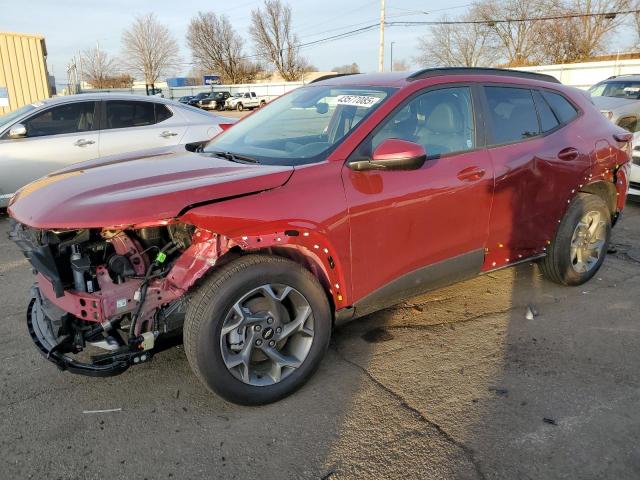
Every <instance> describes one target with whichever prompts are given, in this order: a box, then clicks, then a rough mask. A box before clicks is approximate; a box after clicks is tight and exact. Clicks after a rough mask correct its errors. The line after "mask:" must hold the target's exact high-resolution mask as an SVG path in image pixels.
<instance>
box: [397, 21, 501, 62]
mask: <svg viewBox="0 0 640 480" xmlns="http://www.w3.org/2000/svg"><path fill="white" fill-rule="evenodd" d="M441 20H442V21H443V22H446V21H448V19H447V17H442V19H441ZM460 20H463V21H473V20H476V16H475V15H474V14H473V13H472V14H469V15H466V16H463V17H461V18H460ZM496 43H497V42H496V40H495V34H494V32H493V31H492V30H491V28H490V27H488V26H487V25H485V24H481V23H479V24H465V25H452V24H447V23H444V24H440V25H433V26H432V27H431V28H430V31H429V34H428V35H426V36H424V37H422V38H420V39H419V40H418V50H419V52H420V54H419V55H418V56H417V57H416V59H415V60H416V62H418V63H419V64H421V65H424V66H443V67H456V66H462V67H479V66H490V65H492V64H493V63H494V62H495V61H496V60H497V58H498V49H497V48H496V46H497V45H496ZM394 70H395V67H394Z"/></svg>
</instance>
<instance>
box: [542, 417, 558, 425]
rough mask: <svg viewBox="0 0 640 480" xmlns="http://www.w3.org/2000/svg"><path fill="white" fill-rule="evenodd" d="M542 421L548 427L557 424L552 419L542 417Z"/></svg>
mask: <svg viewBox="0 0 640 480" xmlns="http://www.w3.org/2000/svg"><path fill="white" fill-rule="evenodd" d="M542 421H543V422H544V423H548V424H549V425H558V422H556V421H555V420H554V419H553V418H547V417H544V418H543V419H542Z"/></svg>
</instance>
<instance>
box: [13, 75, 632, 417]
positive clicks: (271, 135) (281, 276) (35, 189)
mask: <svg viewBox="0 0 640 480" xmlns="http://www.w3.org/2000/svg"><path fill="white" fill-rule="evenodd" d="M630 138H631V134H630V133H628V132H626V131H625V130H623V129H621V128H619V127H617V126H615V125H613V124H612V123H611V122H609V121H607V120H606V119H605V118H604V117H603V116H602V115H601V114H600V113H599V112H598V110H597V109H595V108H594V106H593V105H592V104H591V102H590V101H589V99H588V97H587V96H585V95H584V94H583V93H581V92H579V91H577V90H575V89H572V88H568V87H564V86H563V85H561V84H559V83H557V82H556V81H555V79H553V78H551V77H548V76H546V75H539V74H534V73H528V72H516V71H511V70H498V69H468V68H444V69H426V70H421V71H419V72H416V73H412V74H407V73H393V74H383V75H380V74H376V75H351V76H342V77H337V78H333V79H327V80H323V81H321V82H317V83H311V84H309V85H307V86H304V87H301V88H298V89H296V90H294V91H292V92H290V93H289V94H287V95H284V96H282V97H281V98H279V99H277V100H274V102H273V103H272V104H271V106H270V107H269V108H265V109H263V110H260V111H258V112H256V113H254V114H253V115H250V116H247V117H245V118H244V119H243V120H242V121H240V122H239V123H237V124H236V125H235V126H234V127H233V128H231V129H229V130H226V131H225V132H223V133H222V134H220V135H219V136H217V137H216V138H214V139H213V140H212V141H211V142H210V143H209V144H208V145H207V146H206V147H205V149H204V152H202V153H200V154H194V153H188V152H181V153H178V152H176V151H175V150H174V151H172V152H163V154H162V155H157V156H152V154H151V153H148V154H146V155H141V156H139V157H137V158H136V157H129V158H120V159H111V160H110V161H109V162H106V163H105V162H104V161H100V160H96V161H93V162H86V163H84V164H81V165H77V166H75V167H73V166H72V167H69V168H66V169H64V170H61V171H59V172H58V173H55V174H52V175H49V176H47V177H45V178H43V179H42V180H39V181H37V182H35V183H33V184H31V185H29V186H28V187H26V188H24V189H23V190H21V191H20V192H19V193H18V194H17V195H16V196H15V197H14V198H13V199H12V202H11V205H10V207H9V213H10V215H11V217H12V218H13V219H14V220H13V221H14V222H15V223H14V227H13V230H12V236H13V238H14V239H15V241H16V242H17V244H18V245H19V246H20V248H21V249H22V250H23V252H24V253H25V255H26V257H27V258H28V259H29V261H30V262H31V265H32V266H33V268H34V271H36V272H37V274H36V284H35V286H34V288H33V289H32V294H33V298H32V300H31V302H30V304H29V307H28V317H27V324H28V331H29V332H30V334H31V337H32V339H33V341H34V342H35V344H36V345H37V347H38V349H39V350H40V351H41V352H42V353H43V354H44V355H45V357H46V358H47V359H48V360H50V361H52V362H53V363H55V364H56V365H58V366H59V367H60V368H61V369H63V370H64V369H66V370H69V371H72V372H75V373H82V374H87V375H94V376H95V375H98V376H100V375H102V376H106V375H114V374H118V373H122V372H123V371H124V370H126V369H127V368H128V367H130V366H132V365H137V364H140V363H144V362H147V361H149V360H150V359H151V358H152V356H153V355H154V354H155V353H156V351H157V348H160V347H157V345H158V344H157V343H156V340H157V339H158V337H160V336H163V335H167V334H170V333H171V332H181V331H182V330H183V338H184V347H185V352H186V355H187V358H188V360H189V363H190V364H191V367H192V368H193V370H194V372H195V374H196V375H197V377H198V378H199V379H200V380H201V381H202V382H203V383H204V384H205V385H206V386H207V387H208V388H210V389H211V390H212V391H214V392H217V393H219V394H220V395H222V396H223V397H224V398H226V399H228V400H230V401H232V402H237V403H243V404H262V403H267V402H272V401H275V400H278V399H280V398H282V397H284V396H286V395H288V394H290V393H291V392H293V391H294V390H295V389H297V388H298V387H300V386H301V385H302V384H303V383H304V382H305V381H306V380H307V379H308V378H309V377H310V376H311V375H312V373H313V372H314V370H316V368H317V367H318V365H319V363H320V360H321V358H322V356H323V354H324V352H325V351H326V350H327V347H328V345H329V338H330V336H331V331H332V327H333V326H334V325H335V324H338V323H341V322H344V321H346V320H351V319H354V318H359V317H363V316H364V315H367V314H369V313H371V312H374V311H376V310H379V309H382V308H385V307H387V306H390V305H393V304H395V303H397V302H400V301H402V300H404V299H406V298H408V297H410V296H413V295H416V294H419V293H422V292H424V291H426V290H429V289H432V288H436V287H440V286H443V285H445V284H448V283H452V282H454V281H458V280H461V279H466V278H470V277H473V276H474V275H478V274H480V273H486V272H490V271H492V270H496V269H500V268H503V267H508V266H513V265H517V264H519V263H522V262H530V261H537V262H539V266H540V269H541V270H542V273H543V274H544V275H545V276H546V277H547V278H548V279H550V280H552V281H554V282H557V283H560V284H564V285H580V284H582V283H584V282H586V281H588V280H589V279H590V278H591V277H593V275H594V274H595V273H596V272H597V271H598V269H599V268H600V266H601V265H602V262H603V261H604V258H605V255H606V253H607V246H608V244H609V239H610V235H611V228H612V226H613V225H614V224H615V222H616V220H617V218H618V216H619V215H620V212H621V211H622V209H623V207H624V201H625V196H626V193H627V187H628V177H627V175H628V169H629V159H630ZM187 296H188V301H187V300H186V299H187ZM95 347H101V348H102V349H107V352H106V353H104V350H102V352H103V353H102V354H101V355H97V356H94V357H92V359H90V360H88V361H87V360H84V361H83V360H81V359H80V358H79V357H78V356H77V355H76V354H78V353H80V352H82V351H83V350H85V349H86V350H89V352H83V353H90V352H91V351H92V350H91V349H94V348H95ZM85 358H86V357H85Z"/></svg>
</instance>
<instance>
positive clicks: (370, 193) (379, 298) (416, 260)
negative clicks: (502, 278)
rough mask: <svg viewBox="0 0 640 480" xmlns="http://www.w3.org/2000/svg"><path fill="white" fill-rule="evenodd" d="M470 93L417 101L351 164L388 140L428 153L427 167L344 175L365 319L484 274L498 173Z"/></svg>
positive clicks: (448, 92)
mask: <svg viewBox="0 0 640 480" xmlns="http://www.w3.org/2000/svg"><path fill="white" fill-rule="evenodd" d="M472 90H473V89H472V87H470V86H464V85H461V86H456V87H446V88H438V89H433V90H429V91H423V92H421V93H419V94H417V95H414V96H413V97H411V98H410V99H409V100H407V101H406V102H405V103H404V104H402V105H401V106H400V107H399V108H398V109H396V110H395V111H394V112H393V113H392V114H391V115H390V116H389V117H387V119H386V120H385V121H384V122H383V123H382V124H381V125H380V127H378V128H377V129H376V130H375V131H374V132H373V133H372V134H371V135H370V136H369V138H368V139H367V140H365V142H363V144H361V145H360V146H359V147H358V149H357V150H356V152H354V154H353V155H352V158H353V159H354V160H355V159H358V158H363V156H364V157H366V156H369V157H368V158H370V155H371V152H372V151H373V150H374V149H375V147H376V146H377V145H379V144H380V143H381V142H382V141H383V140H385V139H388V138H397V139H401V140H406V141H411V142H415V143H419V144H421V145H423V146H424V147H425V150H426V151H427V155H428V159H427V161H426V162H425V164H424V165H423V166H422V168H420V169H418V170H411V171H400V170H396V171H381V170H371V171H354V170H351V169H350V168H349V166H348V165H346V166H345V167H344V169H343V182H344V186H345V191H346V196H347V203H348V205H349V214H350V224H351V232H352V233H351V235H352V241H351V244H352V275H353V277H352V278H353V293H354V298H356V299H362V298H363V297H367V296H368V299H366V300H365V303H367V306H365V307H364V309H365V311H368V310H369V309H374V308H379V307H380V306H381V305H384V304H388V303H389V302H388V301H387V300H391V301H393V300H396V301H397V300H398V299H399V298H401V297H407V296H410V295H412V294H415V293H417V292H419V291H420V290H422V289H424V287H431V286H434V285H433V282H435V283H437V282H438V280H439V279H445V280H447V281H452V280H455V279H457V278H461V277H464V276H468V275H471V274H474V273H477V272H478V271H479V270H480V268H481V266H482V263H483V260H484V246H485V241H486V237H487V226H488V220H489V213H490V209H491V199H492V194H493V171H492V167H491V162H490V159H489V156H488V153H487V151H486V150H485V149H484V147H483V144H482V135H480V134H479V133H478V125H479V123H480V122H479V121H478V119H479V118H480V117H479V115H478V113H479V112H478V108H477V107H478V106H477V102H475V101H474V96H473V95H472ZM474 113H475V115H474ZM436 265H437V266H436ZM430 267H431V268H430ZM384 297H388V298H387V299H386V300H385V298H384ZM369 303H373V304H374V305H369ZM357 308H358V307H356V309H357ZM360 312H361V313H362V311H360Z"/></svg>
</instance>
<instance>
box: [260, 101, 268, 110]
mask: <svg viewBox="0 0 640 480" xmlns="http://www.w3.org/2000/svg"><path fill="white" fill-rule="evenodd" d="M266 105H267V102H265V101H264V100H260V106H259V107H258V108H262V107H264V106H266Z"/></svg>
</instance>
